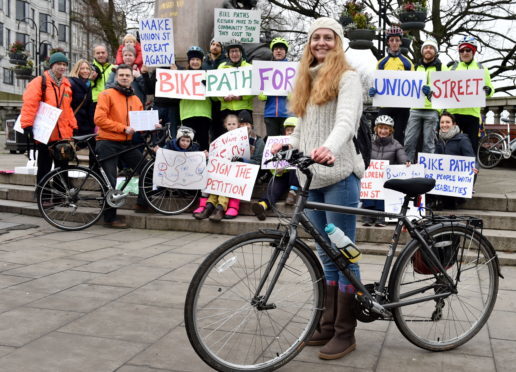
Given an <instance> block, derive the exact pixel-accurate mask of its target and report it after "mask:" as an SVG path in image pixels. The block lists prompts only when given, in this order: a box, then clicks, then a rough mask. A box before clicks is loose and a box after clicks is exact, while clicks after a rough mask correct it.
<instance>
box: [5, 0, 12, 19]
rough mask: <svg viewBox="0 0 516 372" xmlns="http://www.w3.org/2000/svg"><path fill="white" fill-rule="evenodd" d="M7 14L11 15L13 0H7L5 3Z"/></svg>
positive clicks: (7, 15)
mask: <svg viewBox="0 0 516 372" xmlns="http://www.w3.org/2000/svg"><path fill="white" fill-rule="evenodd" d="M5 16H6V17H10V16H11V0H7V4H6V5H5Z"/></svg>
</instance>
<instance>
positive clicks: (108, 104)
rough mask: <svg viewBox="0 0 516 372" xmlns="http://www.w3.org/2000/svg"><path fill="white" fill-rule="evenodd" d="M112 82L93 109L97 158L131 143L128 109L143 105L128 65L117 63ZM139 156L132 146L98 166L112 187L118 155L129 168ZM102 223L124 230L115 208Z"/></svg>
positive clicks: (140, 200)
mask: <svg viewBox="0 0 516 372" xmlns="http://www.w3.org/2000/svg"><path fill="white" fill-rule="evenodd" d="M115 81H116V82H115V85H114V87H113V88H109V89H106V90H104V91H102V92H101V93H100V94H99V98H98V103H97V108H96V109H95V124H97V126H98V128H99V131H98V136H97V146H96V153H97V155H98V156H99V158H100V160H101V161H102V159H104V158H106V157H108V156H112V155H115V154H118V153H120V152H121V151H123V150H126V149H127V148H129V147H131V146H133V145H132V143H131V139H132V137H133V134H134V129H133V128H131V127H130V126H129V111H142V110H143V105H142V102H141V101H140V99H139V98H138V97H137V96H136V95H135V94H134V91H133V89H132V88H131V83H132V82H133V69H132V67H131V66H128V65H119V66H118V68H117V70H116V75H115ZM142 157H143V155H142V153H141V152H140V151H139V150H138V149H133V150H131V151H128V152H126V153H124V154H121V155H119V156H113V157H112V158H110V159H107V160H105V161H102V168H103V169H104V171H105V172H106V174H107V177H108V178H109V182H110V183H111V185H112V186H113V187H115V185H116V176H117V165H118V160H119V158H121V159H122V160H123V161H124V162H125V163H126V164H127V165H128V166H129V167H131V168H134V167H136V166H137V165H138V163H139V162H140V161H141V159H142ZM138 209H140V210H144V209H146V204H145V201H144V200H143V198H142V197H141V195H140V194H138V200H137V210H138ZM104 226H106V227H111V228H117V229H124V228H127V224H126V223H125V222H124V221H123V220H122V219H120V218H117V215H116V208H108V209H107V210H106V211H105V212H104Z"/></svg>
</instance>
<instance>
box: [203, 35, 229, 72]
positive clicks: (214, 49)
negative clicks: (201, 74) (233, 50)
mask: <svg viewBox="0 0 516 372" xmlns="http://www.w3.org/2000/svg"><path fill="white" fill-rule="evenodd" d="M223 49H224V48H223V47H222V42H220V41H218V40H215V39H213V40H212V41H211V42H210V52H209V53H208V54H207V55H206V57H204V61H203V62H202V69H203V70H216V69H217V68H219V65H220V64H221V63H222V62H226V57H225V56H224V54H223V53H222V52H223Z"/></svg>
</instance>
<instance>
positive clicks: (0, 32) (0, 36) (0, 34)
mask: <svg viewBox="0 0 516 372" xmlns="http://www.w3.org/2000/svg"><path fill="white" fill-rule="evenodd" d="M0 2H1V0H0ZM0 46H4V24H3V23H0Z"/></svg>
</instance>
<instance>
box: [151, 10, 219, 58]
mask: <svg viewBox="0 0 516 372" xmlns="http://www.w3.org/2000/svg"><path fill="white" fill-rule="evenodd" d="M223 2H224V0H156V6H155V12H154V16H155V17H157V18H172V19H173V20H174V42H175V54H176V61H177V62H179V63H184V62H186V51H187V50H188V48H189V47H190V46H192V45H198V46H200V47H201V48H203V50H204V51H205V52H206V51H207V50H208V48H209V43H210V40H211V39H212V37H213V17H214V16H213V13H214V11H213V9H215V8H222V4H223Z"/></svg>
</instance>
